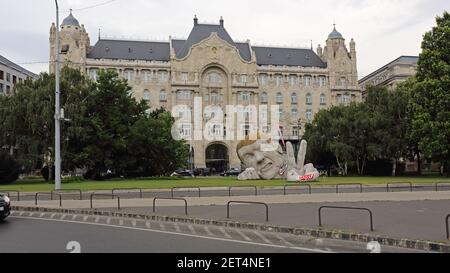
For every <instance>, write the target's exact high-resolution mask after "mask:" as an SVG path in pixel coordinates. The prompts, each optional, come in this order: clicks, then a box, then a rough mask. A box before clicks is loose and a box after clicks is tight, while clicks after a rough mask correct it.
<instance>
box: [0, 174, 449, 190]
mask: <svg viewBox="0 0 450 273" xmlns="http://www.w3.org/2000/svg"><path fill="white" fill-rule="evenodd" d="M393 182H412V183H435V182H447V183H450V178H448V177H440V176H420V177H321V178H320V181H319V182H314V183H311V184H313V185H334V184H339V183H362V184H366V185H369V184H386V183H393ZM286 184H289V185H294V184H296V183H294V182H286V181H285V180H272V181H263V180H258V181H238V180H237V179H236V178H231V177H230V178H195V179H189V178H185V179H177V178H174V179H171V178H165V179H148V180H143V179H136V180H112V181H72V182H67V181H64V182H63V184H62V188H63V189H80V190H82V191H87V190H111V189H114V188H142V189H167V188H173V187H229V186H258V187H270V186H283V185H286ZM2 189H3V190H16V191H20V192H37V191H43V192H48V191H51V190H53V189H54V185H52V184H49V183H46V182H44V181H43V180H41V179H27V180H19V181H17V182H16V183H14V184H12V185H2V186H0V191H1V190H2Z"/></svg>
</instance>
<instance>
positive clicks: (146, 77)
mask: <svg viewBox="0 0 450 273" xmlns="http://www.w3.org/2000/svg"><path fill="white" fill-rule="evenodd" d="M150 79H151V74H150V71H149V70H142V71H141V80H142V81H143V82H149V81H150Z"/></svg>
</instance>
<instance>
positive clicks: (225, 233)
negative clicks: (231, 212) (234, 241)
mask: <svg viewBox="0 0 450 273" xmlns="http://www.w3.org/2000/svg"><path fill="white" fill-rule="evenodd" d="M219 230H220V231H221V232H222V233H223V235H225V237H227V238H228V239H231V235H230V234H228V233H227V232H226V231H225V229H224V228H219Z"/></svg>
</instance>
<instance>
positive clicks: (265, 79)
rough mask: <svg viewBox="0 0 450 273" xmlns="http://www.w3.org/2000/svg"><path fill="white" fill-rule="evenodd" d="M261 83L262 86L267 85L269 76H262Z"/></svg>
mask: <svg viewBox="0 0 450 273" xmlns="http://www.w3.org/2000/svg"><path fill="white" fill-rule="evenodd" d="M259 82H260V84H261V85H267V75H260V76H259Z"/></svg>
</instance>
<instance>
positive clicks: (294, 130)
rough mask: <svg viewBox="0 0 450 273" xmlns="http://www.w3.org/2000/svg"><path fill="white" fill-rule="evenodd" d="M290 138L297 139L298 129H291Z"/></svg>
mask: <svg viewBox="0 0 450 273" xmlns="http://www.w3.org/2000/svg"><path fill="white" fill-rule="evenodd" d="M292 136H295V137H298V127H296V126H295V127H292Z"/></svg>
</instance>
